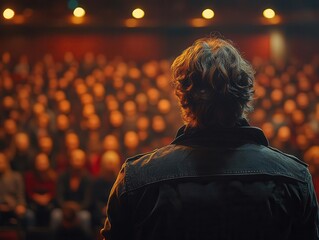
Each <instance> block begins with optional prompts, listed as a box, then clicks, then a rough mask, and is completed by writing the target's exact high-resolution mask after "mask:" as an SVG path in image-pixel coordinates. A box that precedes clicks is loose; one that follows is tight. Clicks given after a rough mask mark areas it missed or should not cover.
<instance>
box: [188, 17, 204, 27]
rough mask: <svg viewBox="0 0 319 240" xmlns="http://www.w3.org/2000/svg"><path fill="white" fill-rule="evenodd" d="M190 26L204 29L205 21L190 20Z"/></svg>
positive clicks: (200, 19) (199, 19)
mask: <svg viewBox="0 0 319 240" xmlns="http://www.w3.org/2000/svg"><path fill="white" fill-rule="evenodd" d="M190 25H191V26H192V27H205V26H207V21H206V20H204V19H202V18H193V19H190Z"/></svg>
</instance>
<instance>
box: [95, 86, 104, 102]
mask: <svg viewBox="0 0 319 240" xmlns="http://www.w3.org/2000/svg"><path fill="white" fill-rule="evenodd" d="M93 94H94V96H95V97H96V98H98V99H103V97H104V94H105V90H104V86H103V85H102V84H100V83H96V84H95V85H94V86H93Z"/></svg>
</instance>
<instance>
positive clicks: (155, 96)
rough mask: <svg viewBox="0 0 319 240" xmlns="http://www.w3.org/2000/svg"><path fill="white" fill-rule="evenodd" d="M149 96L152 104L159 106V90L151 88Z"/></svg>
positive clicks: (148, 92)
mask: <svg viewBox="0 0 319 240" xmlns="http://www.w3.org/2000/svg"><path fill="white" fill-rule="evenodd" d="M147 96H148V99H149V101H150V103H151V104H153V105H154V104H157V102H158V99H159V97H160V93H159V91H158V90H157V89H155V88H151V89H149V90H148V91H147Z"/></svg>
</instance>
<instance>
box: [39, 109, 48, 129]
mask: <svg viewBox="0 0 319 240" xmlns="http://www.w3.org/2000/svg"><path fill="white" fill-rule="evenodd" d="M37 120H38V126H39V127H40V128H47V127H48V124H49V121H50V118H49V116H48V115H47V114H45V113H43V114H40V115H39V116H38V119H37Z"/></svg>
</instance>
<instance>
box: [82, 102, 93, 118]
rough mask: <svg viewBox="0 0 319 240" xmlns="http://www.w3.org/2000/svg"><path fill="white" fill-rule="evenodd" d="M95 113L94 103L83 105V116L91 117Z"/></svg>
mask: <svg viewBox="0 0 319 240" xmlns="http://www.w3.org/2000/svg"><path fill="white" fill-rule="evenodd" d="M94 113H95V108H94V105H93V104H86V105H84V106H83V111H82V115H83V117H86V118H87V117H89V116H91V115H92V114H94Z"/></svg>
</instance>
